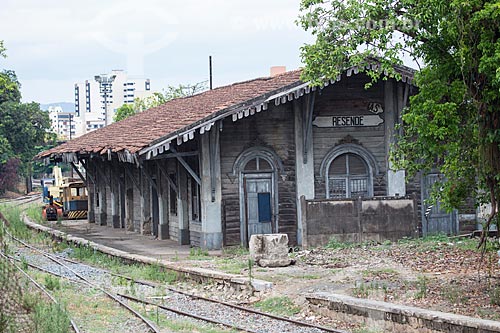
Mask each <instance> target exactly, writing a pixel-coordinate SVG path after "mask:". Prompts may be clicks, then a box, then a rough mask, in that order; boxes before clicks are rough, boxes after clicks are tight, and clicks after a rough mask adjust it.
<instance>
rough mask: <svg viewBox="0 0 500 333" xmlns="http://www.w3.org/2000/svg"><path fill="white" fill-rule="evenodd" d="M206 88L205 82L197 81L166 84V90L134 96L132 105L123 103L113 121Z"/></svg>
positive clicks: (191, 94) (194, 93)
mask: <svg viewBox="0 0 500 333" xmlns="http://www.w3.org/2000/svg"><path fill="white" fill-rule="evenodd" d="M206 89H207V82H206V81H203V82H198V83H195V84H192V85H191V84H179V86H178V87H175V86H168V87H167V89H166V90H164V91H163V92H161V93H160V92H154V93H153V94H152V95H151V96H148V97H145V98H136V99H135V100H134V104H133V106H130V105H129V104H124V105H122V106H121V107H120V108H118V110H117V111H116V114H115V118H114V120H115V121H120V120H122V119H125V118H128V117H130V116H133V115H134V114H136V113H138V112H142V111H144V110H147V109H150V108H154V107H157V106H160V105H162V104H165V103H166V102H168V101H170V100H172V99H176V98H181V97H188V96H193V95H196V94H198V93H200V92H202V91H204V90H206Z"/></svg>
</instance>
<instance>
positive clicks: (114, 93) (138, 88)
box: [75, 70, 152, 136]
mask: <svg viewBox="0 0 500 333" xmlns="http://www.w3.org/2000/svg"><path fill="white" fill-rule="evenodd" d="M98 81H100V82H98ZM150 94H152V92H151V83H150V80H149V79H145V78H137V77H129V76H128V75H127V73H126V72H125V71H123V70H112V71H111V72H110V73H108V74H101V75H96V76H95V77H94V79H88V80H85V81H84V82H78V83H75V113H76V121H77V122H78V124H79V126H78V128H77V131H76V136H80V135H83V134H85V133H88V132H91V131H93V130H96V129H98V128H102V127H104V126H106V125H109V124H111V123H112V122H113V116H114V115H115V112H116V110H117V109H118V108H119V107H120V106H122V105H123V104H132V103H134V99H135V98H136V97H140V98H144V97H146V96H149V95H150Z"/></svg>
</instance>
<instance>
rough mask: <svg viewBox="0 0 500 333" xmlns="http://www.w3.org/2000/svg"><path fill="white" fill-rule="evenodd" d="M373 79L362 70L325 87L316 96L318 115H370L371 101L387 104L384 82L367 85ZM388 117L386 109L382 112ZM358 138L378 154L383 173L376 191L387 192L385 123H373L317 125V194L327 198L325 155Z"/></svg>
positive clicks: (314, 143) (377, 192)
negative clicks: (368, 124)
mask: <svg viewBox="0 0 500 333" xmlns="http://www.w3.org/2000/svg"><path fill="white" fill-rule="evenodd" d="M367 82H369V79H368V78H367V77H366V76H365V75H362V74H359V75H353V76H351V77H345V75H344V77H343V78H342V80H341V81H339V82H337V83H335V84H333V85H330V86H328V87H326V88H324V89H323V90H322V91H321V92H320V93H319V94H317V96H316V102H315V106H314V116H315V117H316V116H333V115H367V114H370V112H369V111H368V105H369V103H380V104H382V105H384V85H383V82H377V83H375V84H374V85H373V86H372V87H371V88H369V89H365V84H366V83H367ZM379 116H380V117H381V118H382V119H384V121H385V112H384V113H381V114H379ZM348 137H350V138H352V139H354V143H356V144H360V145H361V146H362V147H364V148H366V149H367V150H368V151H369V152H370V153H371V154H372V155H373V157H374V158H375V160H376V162H377V164H378V168H379V172H380V174H379V177H374V178H373V194H374V195H375V196H383V195H386V194H387V177H386V173H387V156H386V142H385V140H386V135H385V127H384V123H382V124H380V125H378V126H373V127H346V128H339V127H335V128H334V127H325V128H321V127H316V126H313V145H314V148H313V149H314V175H315V184H314V185H315V187H314V191H315V198H316V199H324V198H326V184H325V178H324V177H321V176H320V166H321V162H322V161H323V159H324V157H325V156H326V155H327V154H328V152H329V151H330V150H331V149H332V148H334V147H335V146H338V145H340V144H341V143H342V142H343V141H344V140H346V138H348Z"/></svg>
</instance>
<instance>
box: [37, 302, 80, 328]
mask: <svg viewBox="0 0 500 333" xmlns="http://www.w3.org/2000/svg"><path fill="white" fill-rule="evenodd" d="M33 322H34V324H35V332H37V333H66V332H70V331H71V329H70V325H71V321H70V318H69V315H68V313H67V311H66V310H65V309H64V308H63V307H62V306H61V305H59V304H54V303H49V304H45V303H42V302H39V303H38V304H37V305H36V306H35V312H34V314H33Z"/></svg>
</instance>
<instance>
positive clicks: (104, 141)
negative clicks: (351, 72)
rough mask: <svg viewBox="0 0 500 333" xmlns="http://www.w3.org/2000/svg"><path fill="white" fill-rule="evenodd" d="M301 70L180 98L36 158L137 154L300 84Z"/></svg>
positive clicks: (88, 134)
mask: <svg viewBox="0 0 500 333" xmlns="http://www.w3.org/2000/svg"><path fill="white" fill-rule="evenodd" d="M300 73H301V71H300V70H294V71H289V72H286V73H283V74H279V75H276V76H273V77H263V78H258V79H254V80H250V81H245V82H240V83H235V84H232V85H229V86H224V87H220V88H216V89H213V90H208V91H205V92H203V93H200V94H197V95H194V96H190V97H184V98H177V99H174V100H171V101H168V102H166V103H165V104H162V105H160V106H158V107H154V108H151V109H148V110H146V111H144V112H141V113H139V114H137V115H135V116H133V117H130V118H127V119H124V120H122V121H119V122H116V123H113V124H111V125H109V126H106V127H104V128H101V129H98V130H96V131H93V132H90V133H87V134H85V135H83V136H81V137H78V138H76V139H73V140H71V141H68V142H66V143H64V144H61V145H60V146H57V147H55V148H52V149H50V150H46V151H44V152H42V153H40V154H39V155H38V156H37V158H47V157H61V155H63V154H79V155H88V154H103V155H104V154H109V153H110V152H112V153H120V152H121V153H123V152H126V153H130V154H136V153H138V152H139V151H140V150H141V149H144V148H146V147H148V146H149V145H151V144H153V143H155V142H157V141H159V140H162V138H166V137H168V136H169V135H172V134H175V133H176V132H179V131H181V130H183V129H185V128H188V127H189V126H190V125H193V124H196V123H198V122H200V121H203V120H208V119H210V118H212V117H213V116H215V115H219V114H223V113H224V112H225V111H227V110H230V109H233V108H234V107H237V106H238V105H240V104H242V103H245V104H246V102H249V101H252V100H254V99H256V98H259V97H262V96H268V95H269V96H270V95H273V94H276V93H278V92H280V91H282V90H286V89H290V88H291V87H293V86H295V85H300V84H301V83H302V82H301V81H300Z"/></svg>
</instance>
